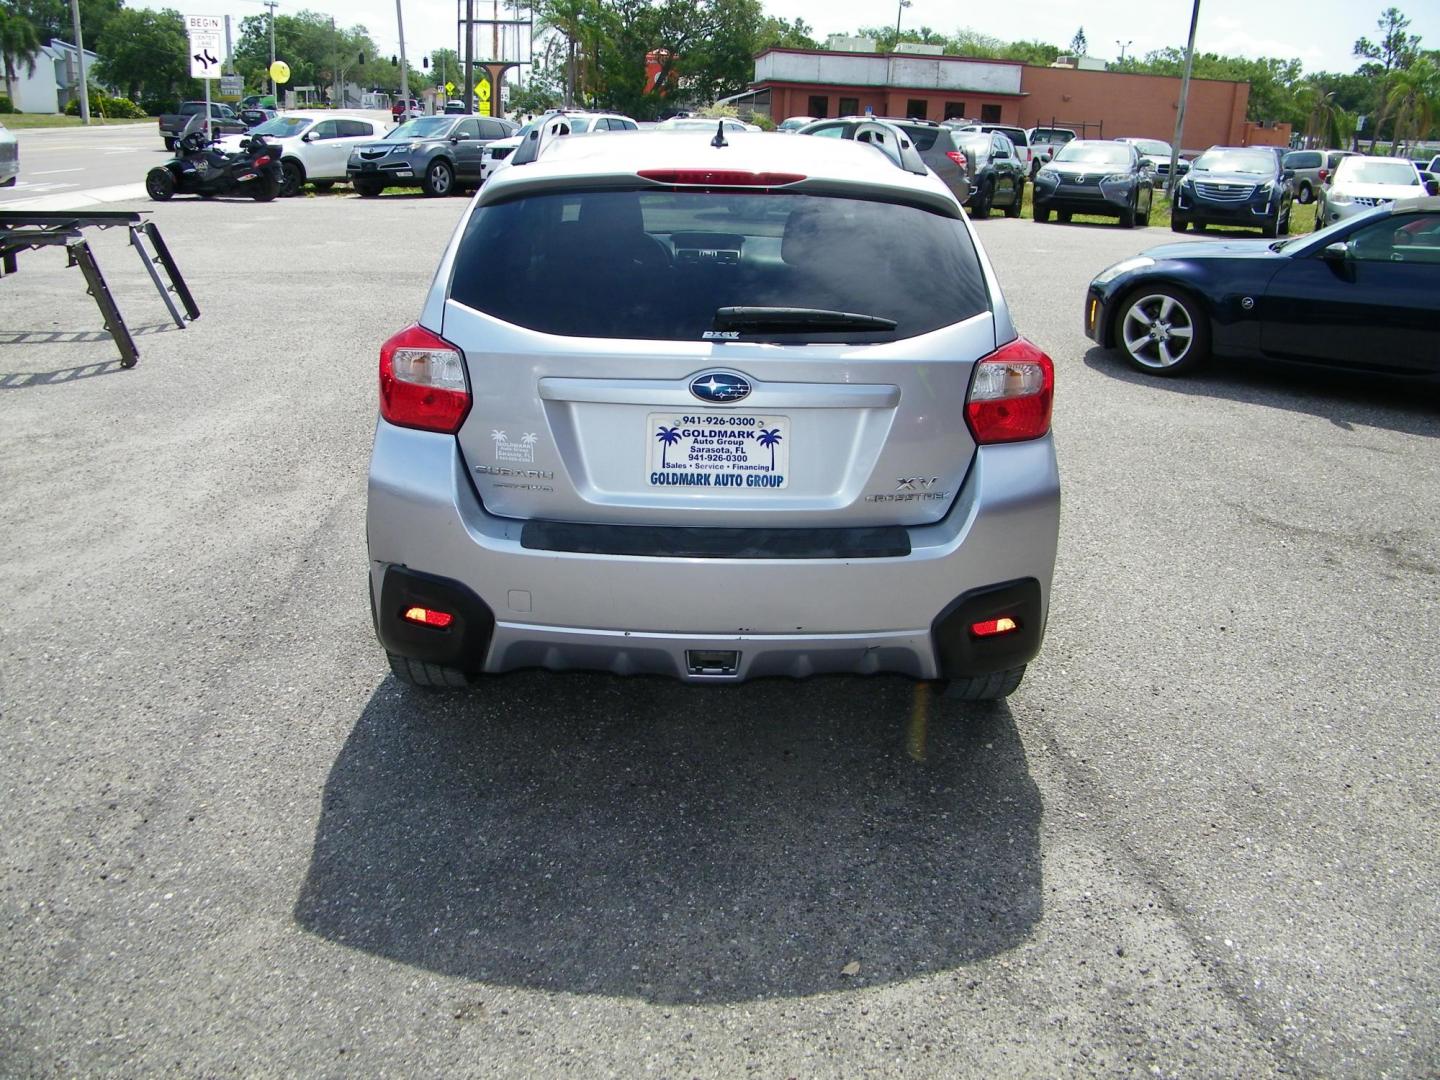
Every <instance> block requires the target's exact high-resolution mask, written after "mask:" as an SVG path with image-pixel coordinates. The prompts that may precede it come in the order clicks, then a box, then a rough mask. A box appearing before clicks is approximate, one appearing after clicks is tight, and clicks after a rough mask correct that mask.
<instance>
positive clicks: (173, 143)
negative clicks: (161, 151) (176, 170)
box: [165, 137, 179, 154]
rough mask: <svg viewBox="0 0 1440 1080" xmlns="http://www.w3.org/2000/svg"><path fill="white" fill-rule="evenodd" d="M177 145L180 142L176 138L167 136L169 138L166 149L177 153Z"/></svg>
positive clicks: (166, 140)
mask: <svg viewBox="0 0 1440 1080" xmlns="http://www.w3.org/2000/svg"><path fill="white" fill-rule="evenodd" d="M177 145H179V144H178V143H177V142H176V141H175V140H174V139H171V138H169V137H167V138H166V139H165V149H166V150H167V151H168V152H169V153H172V154H173V153H175V147H176V146H177Z"/></svg>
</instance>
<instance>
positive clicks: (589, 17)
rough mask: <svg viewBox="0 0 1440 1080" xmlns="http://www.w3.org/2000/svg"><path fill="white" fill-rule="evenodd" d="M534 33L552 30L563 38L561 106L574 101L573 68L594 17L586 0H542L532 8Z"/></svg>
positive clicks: (566, 105)
mask: <svg viewBox="0 0 1440 1080" xmlns="http://www.w3.org/2000/svg"><path fill="white" fill-rule="evenodd" d="M535 16H536V18H535V33H536V34H543V33H545V32H546V31H547V30H553V31H555V32H556V33H557V34H559V35H560V36H561V37H563V38H564V39H565V54H566V56H565V107H566V108H567V109H568V108H571V107H573V106H574V104H575V89H576V87H575V68H576V65H577V62H578V61H579V59H580V44H581V39H582V38H583V37H584V34H585V30H586V26H587V24H588V23H590V22H592V21H593V20H594V12H593V10H592V9H591V4H590V2H589V0H542V2H541V3H539V4H537V5H536V9H535Z"/></svg>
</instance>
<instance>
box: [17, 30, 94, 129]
mask: <svg viewBox="0 0 1440 1080" xmlns="http://www.w3.org/2000/svg"><path fill="white" fill-rule="evenodd" d="M97 59H98V57H96V55H95V54H94V53H93V52H91V51H90V50H89V49H86V50H85V76H86V78H88V79H89V80H90V85H91V86H94V85H95V78H94V76H93V75H92V74H91V73H90V69H91V67H92V66H93V65H94V63H95V61H96V60H97ZM79 86H80V71H79V68H78V50H77V49H76V48H75V46H74V45H71V44H70V43H69V42H68V41H61V40H60V39H59V38H51V39H50V44H49V45H42V46H41V47H40V51H39V52H38V53H36V54H35V70H34V71H33V72H32V71H31V70H29V69H28V68H27V67H26V66H25V65H24V64H21V63H17V64H16V65H15V82H14V84H13V85H12V86H11V87H10V91H9V92H10V102H11V104H12V105H14V106H15V110H16V111H17V112H22V113H57V112H64V111H65V106H66V105H69V104H70V102H71V101H74V100H76V99H78V98H79V96H80V94H79Z"/></svg>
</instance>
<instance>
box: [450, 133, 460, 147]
mask: <svg viewBox="0 0 1440 1080" xmlns="http://www.w3.org/2000/svg"><path fill="white" fill-rule="evenodd" d="M459 141H460V136H459V135H451V136H450V145H451V146H454V145H455V144H456V143H458V142H459Z"/></svg>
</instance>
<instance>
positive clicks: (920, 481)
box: [895, 476, 940, 491]
mask: <svg viewBox="0 0 1440 1080" xmlns="http://www.w3.org/2000/svg"><path fill="white" fill-rule="evenodd" d="M939 482H940V478H939V477H938V476H901V477H897V478H896V480H895V490H896V491H929V490H930V489H931V488H932V487H934V486H935V485H936V484H938V483H939Z"/></svg>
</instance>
